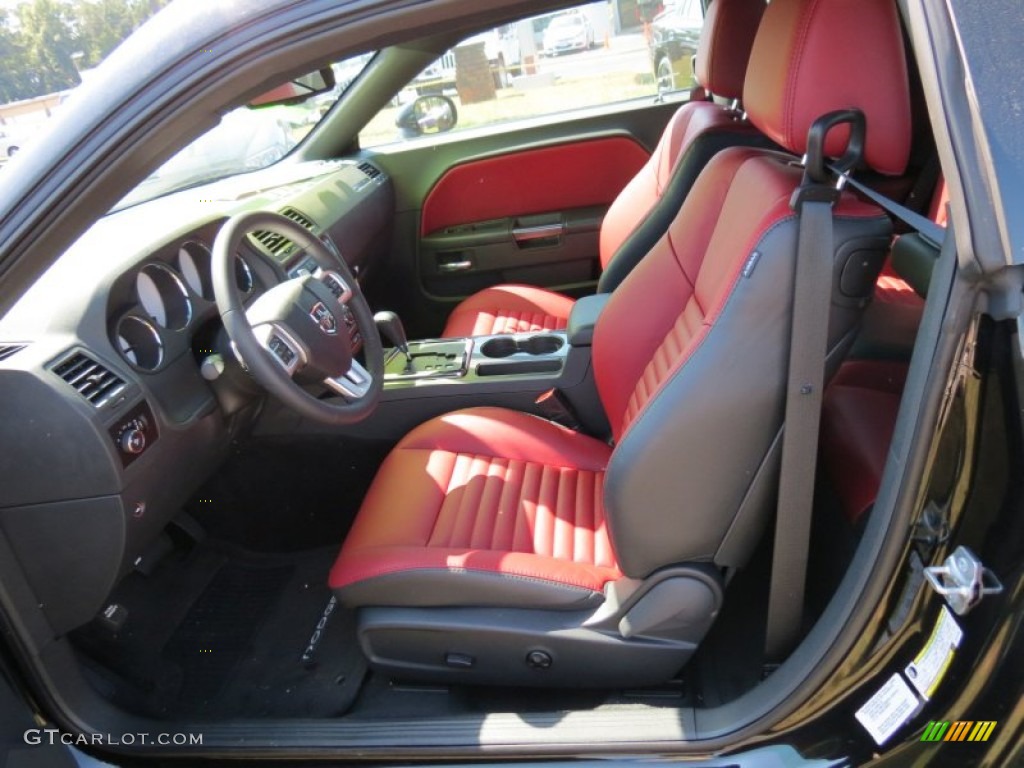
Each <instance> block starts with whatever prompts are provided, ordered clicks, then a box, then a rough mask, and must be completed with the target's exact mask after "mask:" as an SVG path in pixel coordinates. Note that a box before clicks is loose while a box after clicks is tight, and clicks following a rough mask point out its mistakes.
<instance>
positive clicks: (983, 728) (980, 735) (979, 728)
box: [967, 720, 996, 741]
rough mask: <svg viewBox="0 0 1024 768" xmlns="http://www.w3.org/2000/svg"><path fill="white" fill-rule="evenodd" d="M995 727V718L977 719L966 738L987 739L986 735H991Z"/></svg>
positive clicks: (973, 739) (972, 739)
mask: <svg viewBox="0 0 1024 768" xmlns="http://www.w3.org/2000/svg"><path fill="white" fill-rule="evenodd" d="M995 729H996V721H995V720H980V721H978V724H977V725H975V726H974V730H973V731H971V735H970V736H968V737H967V740H968V741H988V737H989V736H991V735H992V731H994V730H995Z"/></svg>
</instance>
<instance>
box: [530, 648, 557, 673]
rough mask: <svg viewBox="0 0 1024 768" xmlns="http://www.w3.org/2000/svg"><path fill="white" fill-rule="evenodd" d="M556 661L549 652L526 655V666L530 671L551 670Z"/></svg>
mask: <svg viewBox="0 0 1024 768" xmlns="http://www.w3.org/2000/svg"><path fill="white" fill-rule="evenodd" d="M554 663H555V660H554V659H552V658H551V654H550V653H548V652H547V651H530V652H529V653H528V654H526V666H528V667H529V668H530V669H551V665H552V664H554Z"/></svg>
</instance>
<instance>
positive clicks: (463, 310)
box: [441, 285, 574, 338]
mask: <svg viewBox="0 0 1024 768" xmlns="http://www.w3.org/2000/svg"><path fill="white" fill-rule="evenodd" d="M573 304H574V301H573V300H572V299H570V298H569V297H568V296H563V295H562V294H560V293H555V292H553V291H545V290H544V289H543V288H534V287H533V286H529V285H497V286H495V287H493V288H485V289H484V290H482V291H480V292H479V293H476V294H474V295H473V296H470V297H469V298H468V299H466V300H465V301H463V302H462V303H461V304H459V306H458V307H456V308H455V311H454V312H452V313H451V315H449V316H448V322H447V324H446V325H445V327H444V332H443V333H442V334H441V336H442V337H444V338H460V337H465V336H491V335H494V334H498V333H536V332H540V331H558V330H561V329H563V328H565V327H566V325H567V324H568V323H569V313H570V312H571V311H572V305H573Z"/></svg>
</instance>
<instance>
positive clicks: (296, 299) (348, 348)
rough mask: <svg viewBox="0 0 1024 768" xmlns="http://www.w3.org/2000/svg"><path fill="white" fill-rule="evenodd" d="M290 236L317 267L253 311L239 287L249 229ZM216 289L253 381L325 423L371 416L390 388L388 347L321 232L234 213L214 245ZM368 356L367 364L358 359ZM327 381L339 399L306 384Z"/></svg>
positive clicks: (270, 216) (273, 217)
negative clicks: (242, 250)
mask: <svg viewBox="0 0 1024 768" xmlns="http://www.w3.org/2000/svg"><path fill="white" fill-rule="evenodd" d="M257 230H269V231H271V232H274V233H276V234H279V235H282V236H284V237H286V238H288V239H289V240H290V241H291V242H293V243H295V245H296V246H298V247H299V248H300V249H301V250H303V251H304V252H305V253H307V254H309V255H310V256H311V257H312V258H313V260H314V261H315V262H316V264H317V269H316V271H315V272H314V273H313V274H306V275H303V276H300V277H294V278H291V279H289V280H286V281H284V282H282V283H280V284H279V285H277V286H275V287H273V288H271V289H270V290H268V291H267V292H266V293H264V294H263V295H261V296H260V297H259V298H258V299H256V301H254V302H253V303H252V304H251V305H250V306H249V307H245V306H243V304H242V297H241V295H240V294H239V291H238V286H237V283H236V278H235V274H236V271H235V270H236V255H235V254H237V253H238V248H239V246H240V245H241V243H242V239H243V238H244V237H245V236H246V235H247V234H249V233H250V232H253V231H257ZM212 277H213V292H214V297H215V298H216V300H217V309H218V311H219V312H220V317H221V320H222V321H223V323H224V328H225V330H226V331H227V333H228V336H230V337H231V341H232V342H234V345H235V350H236V352H237V354H238V356H239V357H240V358H241V360H242V361H243V362H244V365H245V366H246V367H247V368H248V369H249V372H250V373H251V374H252V375H253V377H254V378H255V379H256V380H257V381H258V382H259V383H260V384H262V385H263V386H264V387H265V388H266V389H267V390H268V391H269V392H271V393H272V394H274V395H275V396H277V397H278V398H279V399H280V400H281V402H283V403H284V404H285V405H287V406H289V407H290V408H293V409H294V410H296V411H298V412H299V413H300V414H302V415H303V416H307V417H309V418H310V419H314V420H316V421H321V422H324V423H327V424H352V423H354V422H357V421H360V420H362V419H365V418H366V417H367V416H369V415H370V414H371V413H372V412H373V410H374V408H375V407H376V405H377V402H378V400H379V399H380V393H381V389H382V388H383V385H384V350H383V347H382V345H381V341H380V335H379V334H378V332H377V328H376V325H375V324H374V322H373V313H372V312H370V306H369V305H368V304H367V303H366V299H365V298H364V297H363V294H362V291H360V289H359V283H358V282H356V280H355V278H353V276H352V273H351V272H350V271H349V268H348V265H347V264H346V263H345V260H344V259H343V258H341V257H340V256H337V255H335V254H334V253H332V251H331V250H330V249H329V248H328V247H327V246H326V245H325V244H324V243H323V241H321V240H320V239H319V238H318V237H316V235H314V234H313V233H311V232H309V231H308V230H307V229H305V228H304V227H302V226H301V225H299V224H297V223H295V222H294V221H291V220H290V219H286V218H285V217H284V216H281V215H280V214H277V213H269V212H265V211H255V212H251V213H241V214H238V215H237V216H232V217H231V218H230V219H228V221H227V222H225V224H224V226H223V227H221V230H220V232H219V233H218V235H217V238H216V240H214V243H213V260H212ZM360 348H362V349H363V350H364V351H365V359H366V365H365V367H364V366H363V365H361V364H360V363H359V361H358V360H356V359H355V355H356V354H357V353H358V352H359V350H360ZM317 383H320V384H323V385H324V386H326V387H328V388H329V389H331V390H333V391H334V392H336V393H338V394H339V395H341V398H332V399H331V400H321V399H319V398H318V397H317V396H316V395H314V394H312V393H311V392H309V391H307V390H306V389H305V388H304V386H303V385H310V384H317Z"/></svg>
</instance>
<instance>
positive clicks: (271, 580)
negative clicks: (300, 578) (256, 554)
mask: <svg viewBox="0 0 1024 768" xmlns="http://www.w3.org/2000/svg"><path fill="white" fill-rule="evenodd" d="M291 575H292V567H291V566H288V565H282V566H275V567H270V568H258V567H250V566H247V565H244V564H241V563H233V562H230V561H229V562H227V563H225V564H224V565H223V566H222V567H221V569H220V570H219V571H218V572H217V575H216V576H214V577H213V581H211V582H210V584H209V585H208V586H207V587H206V589H205V590H204V591H203V593H202V594H201V595H200V596H199V599H198V600H196V602H195V603H194V604H193V605H192V608H191V610H189V612H188V615H187V616H186V617H185V620H184V621H183V622H182V623H181V624H180V625H179V626H178V628H177V629H176V630H175V631H174V634H173V635H171V639H170V640H168V641H167V644H166V645H165V646H164V650H163V653H162V654H161V656H162V659H163V660H164V661H166V662H170V663H172V664H175V665H177V666H179V667H180V668H181V670H182V673H183V675H182V678H183V679H182V681H181V686H180V688H179V693H178V699H179V701H181V702H189V703H193V704H195V705H196V706H195V711H196V712H201V711H203V709H204V708H205V707H207V706H211V705H212V703H213V702H214V700H215V699H216V697H217V695H218V694H219V693H220V692H221V690H222V689H223V688H224V686H225V684H226V683H227V682H228V680H229V679H230V678H231V676H232V675H231V673H232V671H233V670H234V669H235V667H236V666H237V665H238V662H239V661H240V660H241V659H242V657H243V656H244V655H245V654H246V652H247V650H248V648H249V645H250V643H251V642H252V639H253V635H254V634H255V632H256V631H257V630H258V629H259V628H260V627H261V626H262V624H263V621H264V619H265V618H266V616H267V613H268V611H269V610H270V609H271V607H272V606H273V604H274V603H275V602H276V601H277V600H278V598H279V597H280V596H281V592H282V591H283V589H284V587H285V585H286V584H287V583H288V579H289V577H290V576H291Z"/></svg>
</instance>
